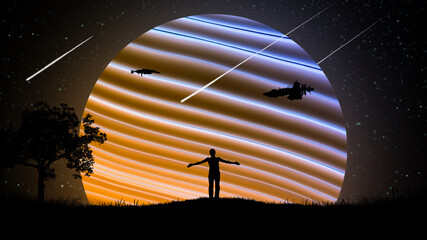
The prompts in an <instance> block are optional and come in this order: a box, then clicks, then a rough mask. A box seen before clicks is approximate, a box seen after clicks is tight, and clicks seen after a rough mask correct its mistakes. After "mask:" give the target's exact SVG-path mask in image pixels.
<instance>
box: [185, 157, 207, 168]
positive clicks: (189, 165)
mask: <svg viewBox="0 0 427 240" xmlns="http://www.w3.org/2000/svg"><path fill="white" fill-rule="evenodd" d="M206 161H208V159H207V158H206V159H205V160H202V161H200V162H196V163H190V164H188V166H187V167H188V168H189V167H191V166H194V165H199V164H202V163H205V162H206Z"/></svg>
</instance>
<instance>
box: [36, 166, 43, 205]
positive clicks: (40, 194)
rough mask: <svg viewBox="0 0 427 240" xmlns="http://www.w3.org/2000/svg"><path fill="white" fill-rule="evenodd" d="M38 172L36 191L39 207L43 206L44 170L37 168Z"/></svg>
mask: <svg viewBox="0 0 427 240" xmlns="http://www.w3.org/2000/svg"><path fill="white" fill-rule="evenodd" d="M38 171H39V179H38V187H37V188H38V189H37V192H38V193H37V194H38V195H37V200H38V203H39V204H40V205H42V204H44V187H45V185H44V177H45V176H44V173H45V170H44V169H43V168H40V167H39V168H38Z"/></svg>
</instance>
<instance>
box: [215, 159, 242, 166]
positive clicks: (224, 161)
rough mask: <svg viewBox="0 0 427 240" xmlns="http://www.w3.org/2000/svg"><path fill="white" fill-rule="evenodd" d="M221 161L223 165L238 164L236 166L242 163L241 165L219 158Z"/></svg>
mask: <svg viewBox="0 0 427 240" xmlns="http://www.w3.org/2000/svg"><path fill="white" fill-rule="evenodd" d="M219 161H220V162H223V163H228V164H236V165H240V163H239V162H232V161H228V160H224V159H222V158H219Z"/></svg>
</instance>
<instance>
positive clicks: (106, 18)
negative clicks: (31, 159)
mask: <svg viewBox="0 0 427 240" xmlns="http://www.w3.org/2000/svg"><path fill="white" fill-rule="evenodd" d="M332 2H333V1H316V0H313V1H296V0H295V1H291V0H288V1H280V0H275V1H269V0H265V1H259V0H257V1H251V0H245V1H243V0H240V1H234V0H218V1H216V0H211V1H201V0H193V1H183V0H175V1H162V0H158V1H149V0H147V1H90V2H89V3H88V2H87V1H81V2H79V1H67V2H66V3H65V2H62V1H55V2H51V1H50V2H49V1H9V0H6V1H1V3H0V4H1V8H0V9H1V10H0V11H1V14H0V34H1V35H0V36H1V43H2V44H1V59H0V61H1V66H2V67H1V72H0V77H1V82H0V116H1V119H0V127H6V126H9V125H12V126H13V127H18V126H19V121H20V113H21V112H22V110H23V109H25V108H29V107H30V105H31V104H32V103H34V102H37V101H40V100H43V101H47V102H48V103H49V104H51V105H57V104H59V103H67V104H69V105H70V106H72V107H74V108H75V109H76V112H77V114H78V115H80V116H81V115H82V113H83V110H84V107H85V104H86V101H87V99H88V97H89V94H90V92H91V90H92V88H93V86H94V84H95V82H96V80H97V78H98V76H99V75H100V74H101V73H102V71H103V70H104V68H105V67H106V66H107V65H108V63H109V62H110V61H111V59H113V58H114V56H115V55H116V54H117V53H118V52H119V51H120V50H121V49H122V48H123V47H125V46H126V45H127V44H128V43H129V42H131V41H132V40H134V39H135V38H137V37H138V36H139V35H141V34H142V33H144V32H146V31H148V30H150V29H151V28H153V27H155V26H158V25H160V24H163V23H165V22H168V21H170V20H173V19H176V18H180V17H185V16H189V15H198V14H212V13H218V14H231V15H237V16H242V17H246V18H249V19H252V20H255V21H258V22H260V23H263V24H266V25H268V26H270V27H272V28H274V29H276V30H278V31H280V32H282V33H287V32H289V31H290V30H292V29H293V28H295V27H296V26H298V25H299V24H301V23H302V22H304V21H305V20H307V19H308V18H310V17H312V16H313V15H314V14H316V13H318V12H319V11H321V10H322V9H324V8H325V7H327V6H328V5H330V4H331V3H332ZM379 18H382V21H381V22H379V23H378V24H377V25H375V26H374V27H373V28H372V29H370V30H368V31H367V32H365V33H364V34H363V35H361V36H360V37H359V38H357V39H356V40H354V41H353V42H351V43H350V44H348V45H347V46H345V47H344V48H342V49H341V50H340V51H338V52H337V53H336V54H334V55H332V56H331V57H330V58H328V59H327V60H325V61H324V62H322V63H321V64H320V67H321V68H322V70H323V71H324V73H325V74H326V76H327V77H328V78H329V80H330V81H331V84H332V86H333V87H334V89H335V92H336V95H337V97H338V100H339V101H340V104H341V107H342V109H343V114H344V119H345V122H346V128H347V134H348V159H347V169H346V176H345V179H344V184H343V188H342V191H341V196H340V198H339V199H343V200H346V201H357V200H358V199H359V198H360V197H361V196H374V197H384V196H388V195H392V194H394V193H396V192H404V191H406V190H415V191H421V190H420V189H422V188H423V187H424V186H425V185H426V183H427V178H426V170H427V169H426V163H425V162H426V160H427V159H426V156H427V154H426V150H425V146H424V145H425V142H427V141H426V140H427V127H426V126H427V124H426V123H427V119H426V110H427V102H426V96H425V92H426V86H427V78H426V74H425V71H426V70H427V69H426V65H425V52H426V45H425V42H426V40H427V39H426V32H425V31H424V29H423V27H422V23H423V22H426V17H425V3H423V1H379V0H377V1H375V0H373V1H345V0H341V1H338V2H337V4H335V5H334V6H333V7H331V8H330V9H328V10H327V11H325V12H323V13H322V14H321V15H320V16H318V17H316V18H315V19H313V20H312V21H310V22H309V23H307V24H305V25H304V26H303V27H301V28H299V29H298V30H296V31H295V32H293V33H292V34H290V35H289V37H290V38H292V39H293V40H294V41H295V42H296V43H298V44H299V45H300V46H301V47H302V48H303V49H305V51H307V53H308V54H310V55H311V56H312V58H313V59H314V60H315V61H320V60H321V59H323V58H324V57H325V56H327V55H328V54H329V53H331V52H332V51H333V50H335V49H336V48H338V47H339V46H341V45H342V44H344V43H345V42H346V41H348V40H350V39H351V38H352V37H354V36H355V35H357V34H358V33H360V32H361V31H362V30H364V29H365V28H366V27H367V26H369V25H371V24H372V23H373V22H375V21H377V20H378V19H379ZM90 36H93V38H92V39H91V40H90V41H88V42H87V43H85V44H84V45H82V46H81V47H79V48H78V49H76V50H75V51H73V52H72V53H71V54H69V55H67V56H66V57H64V58H63V59H61V60H60V61H59V62H57V63H56V64H54V65H53V66H51V67H50V68H48V69H47V70H45V71H44V72H43V73H41V74H39V75H38V76H36V77H35V78H33V79H32V80H31V81H29V82H27V81H26V80H25V79H26V78H27V77H29V76H31V75H32V74H34V73H35V72H36V71H38V70H39V69H41V68H43V67H44V66H45V65H47V64H48V63H50V62H51V61H53V60H54V59H56V58H57V57H59V56H60V55H62V54H63V53H65V52H67V51H68V50H69V49H71V48H73V47H74V46H76V45H77V44H79V43H80V42H82V41H83V40H85V39H87V38H88V37H90ZM95 161H96V160H95ZM55 167H56V169H57V178H56V180H54V181H53V180H52V181H49V182H47V189H46V196H47V198H67V197H71V198H81V199H82V201H86V200H85V195H84V192H83V188H82V183H81V181H79V180H74V179H73V178H72V176H71V173H70V172H68V171H67V170H65V169H64V167H63V163H58V164H57V166H55ZM36 179H37V178H36V172H35V171H34V169H26V168H25V167H19V166H18V167H15V168H12V169H5V170H3V171H2V173H1V175H0V181H1V182H0V190H1V191H2V192H4V193H6V192H7V193H10V192H12V193H16V194H26V195H33V196H35V194H36V193H37V188H36Z"/></svg>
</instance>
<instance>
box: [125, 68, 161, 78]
mask: <svg viewBox="0 0 427 240" xmlns="http://www.w3.org/2000/svg"><path fill="white" fill-rule="evenodd" d="M134 72H136V73H137V74H139V75H141V77H142V75H144V74H153V73H160V72H157V71H156V70H152V69H147V68H142V69H138V70H130V73H131V74H133V73H134Z"/></svg>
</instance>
